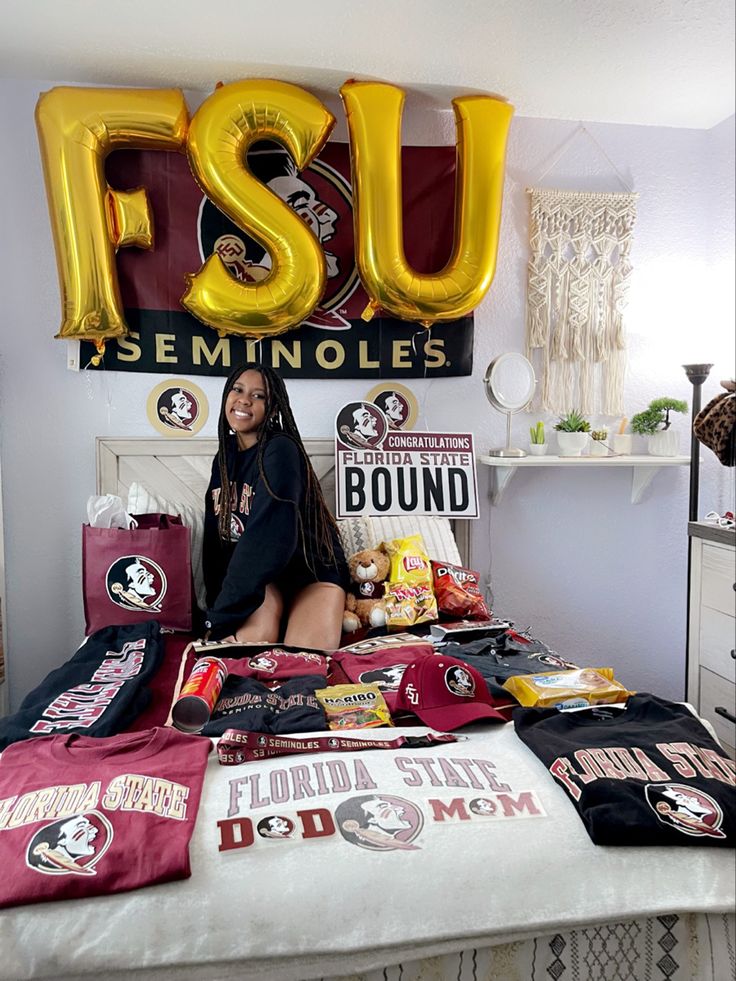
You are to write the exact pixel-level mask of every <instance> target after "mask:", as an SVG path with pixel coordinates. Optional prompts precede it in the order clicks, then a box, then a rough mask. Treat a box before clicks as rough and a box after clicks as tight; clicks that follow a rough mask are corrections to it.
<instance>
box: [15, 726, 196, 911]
mask: <svg viewBox="0 0 736 981" xmlns="http://www.w3.org/2000/svg"><path fill="white" fill-rule="evenodd" d="M210 749H211V743H210V741H209V739H202V738H200V737H198V736H189V735H183V734H182V733H179V732H175V731H174V730H172V729H148V730H145V731H144V732H135V733H127V734H125V735H122V736H112V737H110V738H109V739H95V738H92V737H89V736H77V735H74V734H72V735H64V736H48V737H41V738H40V739H33V740H31V741H29V742H20V743H15V744H13V745H12V746H9V747H8V749H6V750H5V752H4V753H3V754H2V757H0V869H2V872H3V874H2V876H0V908H2V907H5V906H19V905H21V904H23V903H41V902H46V901H48V900H52V899H72V898H76V897H80V896H98V895H101V894H106V893H113V892H125V891H127V890H129V889H138V888H139V887H140V886H148V885H152V884H153V883H156V882H168V881H169V880H171V879H186V878H188V877H189V875H190V869H189V841H190V838H191V836H192V831H193V830H194V822H195V819H196V816H197V808H198V807H199V798H200V794H201V790H202V781H203V779H204V770H205V765H206V762H207V754H208V753H209V751H210Z"/></svg>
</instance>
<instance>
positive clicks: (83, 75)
mask: <svg viewBox="0 0 736 981" xmlns="http://www.w3.org/2000/svg"><path fill="white" fill-rule="evenodd" d="M249 75H261V76H264V75H265V76H270V77H276V78H280V79H283V80H285V81H294V82H298V83H301V84H303V85H305V86H306V87H308V88H311V89H313V90H315V91H316V92H317V94H319V93H320V91H324V92H332V93H334V92H336V91H337V89H338V88H339V85H340V84H341V82H342V81H344V80H345V79H346V78H348V77H358V78H380V79H384V80H386V81H389V82H393V83H395V84H397V85H401V86H402V87H404V88H407V89H410V90H411V91H413V92H415V93H419V94H420V95H422V94H423V95H425V96H426V98H427V100H429V101H430V102H431V104H433V105H434V104H437V105H441V106H443V107H444V106H447V105H448V101H449V99H450V98H452V97H453V96H454V95H457V94H460V93H461V92H467V91H477V90H481V91H487V92H493V93H496V94H499V95H503V96H505V97H506V98H508V99H509V101H511V102H512V103H513V104H514V105H515V106H516V111H517V113H518V114H519V115H522V116H541V117H549V118H558V119H575V120H599V121H604V122H615V123H639V124H644V125H658V126H680V127H693V128H697V129H709V128H710V127H712V126H714V125H715V124H717V123H719V122H721V121H722V120H723V119H725V118H727V117H728V116H731V115H732V114H733V112H734V2H733V0H454V3H453V2H448V0H370V2H367V0H311V2H308V0H302V2H297V0H280V2H268V0H265V2H264V0H259V2H256V0H210V2H209V3H207V2H204V0H115V2H111V0H62V2H59V0H31V2H29V0H0V76H2V77H5V78H34V79H44V80H53V81H62V80H63V81H66V82H73V83H86V84H117V85H123V84H124V85H141V86H147V85H151V86H168V85H176V86H179V87H182V88H185V89H194V90H200V91H207V90H209V89H211V88H212V86H213V85H214V83H215V82H216V81H218V80H222V81H233V80H235V79H239V78H245V77H248V76H249Z"/></svg>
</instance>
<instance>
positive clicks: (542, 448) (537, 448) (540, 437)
mask: <svg viewBox="0 0 736 981" xmlns="http://www.w3.org/2000/svg"><path fill="white" fill-rule="evenodd" d="M529 452H530V453H531V455H532V456H544V454H545V453H546V452H547V441H546V439H545V438H544V423H543V422H538V423H537V424H536V426H530V427H529Z"/></svg>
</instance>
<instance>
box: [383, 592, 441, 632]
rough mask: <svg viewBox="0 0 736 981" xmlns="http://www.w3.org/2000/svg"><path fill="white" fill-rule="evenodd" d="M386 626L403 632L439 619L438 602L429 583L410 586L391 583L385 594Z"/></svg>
mask: <svg viewBox="0 0 736 981" xmlns="http://www.w3.org/2000/svg"><path fill="white" fill-rule="evenodd" d="M384 598H385V601H386V626H387V627H388V629H389V630H403V628H404V627H413V626H414V625H415V624H417V623H433V622H434V621H435V620H436V619H437V601H436V600H435V598H434V593H433V592H432V587H431V586H429V585H427V583H420V584H419V585H417V586H409V585H406V584H405V583H389V584H388V587H387V589H386V593H385V597H384Z"/></svg>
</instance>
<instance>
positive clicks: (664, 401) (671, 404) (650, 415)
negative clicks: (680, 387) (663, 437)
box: [631, 396, 687, 436]
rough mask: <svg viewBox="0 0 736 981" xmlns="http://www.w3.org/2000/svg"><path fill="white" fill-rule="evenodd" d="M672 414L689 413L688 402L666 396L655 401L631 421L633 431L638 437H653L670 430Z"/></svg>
mask: <svg viewBox="0 0 736 981" xmlns="http://www.w3.org/2000/svg"><path fill="white" fill-rule="evenodd" d="M670 412H687V402H684V401H683V400H682V399H672V398H668V397H667V396H664V397H663V398H661V399H654V400H653V401H651V402H650V403H649V406H648V407H647V408H646V409H644V411H643V412H638V413H637V414H636V415H635V416H634V417H633V418H632V420H631V431H632V432H634V433H636V434H637V435H638V436H651V435H652V434H653V433H656V432H660V431H662V430H665V429H669V428H670V423H671V421H670Z"/></svg>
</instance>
